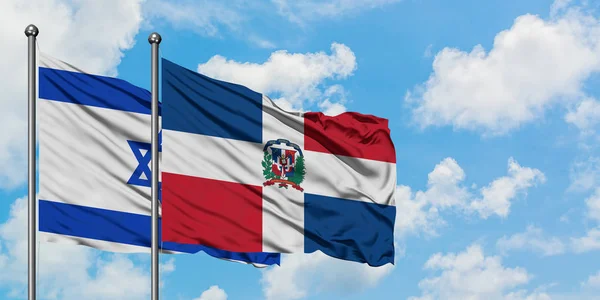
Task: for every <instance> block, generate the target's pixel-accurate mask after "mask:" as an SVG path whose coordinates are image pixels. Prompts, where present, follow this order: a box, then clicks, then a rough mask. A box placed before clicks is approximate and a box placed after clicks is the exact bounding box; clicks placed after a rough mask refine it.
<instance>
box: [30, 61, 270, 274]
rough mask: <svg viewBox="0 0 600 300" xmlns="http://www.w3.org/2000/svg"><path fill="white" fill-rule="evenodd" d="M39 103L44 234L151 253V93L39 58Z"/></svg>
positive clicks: (260, 260) (261, 259) (185, 248)
mask: <svg viewBox="0 0 600 300" xmlns="http://www.w3.org/2000/svg"><path fill="white" fill-rule="evenodd" d="M39 98H40V100H39V102H38V118H39V128H40V129H39V144H40V145H39V148H40V150H39V153H40V154H39V173H40V175H39V176H40V192H39V198H40V199H39V231H40V236H41V237H42V238H43V239H44V240H46V241H50V242H64V243H71V244H81V245H87V246H90V247H94V248H98V249H101V250H107V251H113V252H149V251H150V245H151V235H150V233H151V230H150V225H151V224H150V215H151V202H150V201H151V200H150V199H151V198H150V190H151V188H150V186H151V183H150V178H151V173H150V172H151V171H150V164H149V162H150V158H151V157H150V153H151V152H150V130H151V129H150V115H151V109H150V93H149V92H148V91H147V90H145V89H142V88H139V87H137V86H134V85H132V84H130V83H128V82H126V81H123V80H120V79H117V78H110V77H104V76H98V75H91V74H86V73H84V72H82V71H80V70H77V69H76V68H75V67H73V66H71V65H69V64H66V63H64V62H62V61H59V60H56V59H53V58H51V57H48V56H46V55H44V54H41V55H40V67H39ZM163 147H164V146H163ZM161 148H162V147H160V148H159V151H161V150H162V149H161ZM159 199H160V198H159ZM160 222H161V221H160V220H159V228H160ZM159 235H160V233H159ZM159 240H160V237H159ZM159 248H161V249H162V250H164V251H165V252H168V253H195V252H198V251H204V252H206V253H208V254H209V255H212V256H214V257H217V258H222V259H228V260H234V261H241V262H248V263H255V264H258V265H270V264H278V263H279V254H271V253H236V252H230V251H223V250H219V249H214V248H210V247H205V246H199V245H186V244H178V243H172V242H164V243H162V244H161V245H159Z"/></svg>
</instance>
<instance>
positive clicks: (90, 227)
mask: <svg viewBox="0 0 600 300" xmlns="http://www.w3.org/2000/svg"><path fill="white" fill-rule="evenodd" d="M158 222H159V223H158V228H159V231H158V235H159V240H160V239H161V230H160V229H161V220H160V219H159V220H158ZM39 230H40V231H44V232H50V233H55V234H62V235H69V236H75V237H81V238H88V239H95V240H101V241H107V242H115V243H121V244H128V245H134V246H142V247H150V246H151V237H150V235H151V234H150V233H151V228H150V216H145V215H139V214H132V213H125V212H120V211H113V210H106V209H100V208H93V207H87V206H80V205H73V204H66V203H59V202H53V201H47V200H41V199H40V200H39ZM161 247H162V249H165V250H171V251H178V252H184V253H196V252H199V251H204V252H205V253H207V254H208V255H210V256H213V257H216V258H223V259H232V260H238V261H244V262H248V263H257V264H263V265H273V264H279V262H280V254H278V253H238V252H228V251H222V250H218V249H214V248H210V247H205V246H199V245H186V244H177V243H172V242H164V243H163V244H162V246H161Z"/></svg>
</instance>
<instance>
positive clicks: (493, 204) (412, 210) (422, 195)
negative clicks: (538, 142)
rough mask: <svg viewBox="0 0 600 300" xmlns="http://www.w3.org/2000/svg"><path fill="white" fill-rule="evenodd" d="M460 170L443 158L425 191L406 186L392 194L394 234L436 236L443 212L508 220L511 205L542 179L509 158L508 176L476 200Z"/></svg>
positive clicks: (533, 171) (501, 178)
mask: <svg viewBox="0 0 600 300" xmlns="http://www.w3.org/2000/svg"><path fill="white" fill-rule="evenodd" d="M464 179H465V172H464V170H463V169H462V168H461V167H460V166H459V165H458V163H457V162H456V160H454V159H453V158H446V159H444V160H442V161H441V162H440V163H439V164H437V165H436V166H435V168H434V169H433V171H431V173H429V175H428V181H427V190H425V191H417V192H415V193H414V194H413V193H412V191H411V188H410V187H408V186H403V185H401V186H399V187H398V188H397V190H396V207H397V212H396V214H397V218H396V234H397V235H399V236H403V235H406V234H409V233H419V232H423V233H425V234H426V235H436V234H437V232H436V229H437V228H439V227H441V226H444V225H445V224H446V223H445V221H444V220H443V219H442V218H441V217H440V212H442V211H444V210H455V211H458V212H462V213H464V214H470V213H477V214H479V216H480V217H481V218H484V219H485V218H488V217H489V216H491V215H497V216H500V217H503V218H504V217H506V216H508V214H509V212H510V206H511V203H512V201H513V200H514V199H515V198H516V196H517V194H518V193H523V194H525V193H524V192H525V191H526V190H527V189H528V188H530V187H532V186H534V184H535V183H537V182H543V181H544V175H543V173H542V172H541V171H539V170H537V169H532V168H528V167H521V166H520V165H519V164H518V163H517V162H516V161H515V160H514V159H513V158H509V160H508V175H507V176H503V177H499V178H497V179H495V180H494V181H492V182H491V183H490V184H489V185H487V186H485V187H483V188H481V189H480V190H479V194H480V196H477V195H476V194H474V193H473V192H472V191H470V190H469V189H468V188H467V186H468V185H466V184H464V183H463V181H464Z"/></svg>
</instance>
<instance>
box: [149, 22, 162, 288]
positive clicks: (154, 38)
mask: <svg viewBox="0 0 600 300" xmlns="http://www.w3.org/2000/svg"><path fill="white" fill-rule="evenodd" d="M161 40H162V38H161V37H160V34H158V33H156V32H154V33H152V34H150V36H149V37H148V42H149V43H150V45H152V140H151V143H152V147H151V151H152V152H151V155H152V160H151V161H152V167H151V170H152V251H151V256H152V300H158V45H159V44H160V41H161Z"/></svg>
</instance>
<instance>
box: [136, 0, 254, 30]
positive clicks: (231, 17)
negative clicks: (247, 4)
mask: <svg viewBox="0 0 600 300" xmlns="http://www.w3.org/2000/svg"><path fill="white" fill-rule="evenodd" d="M239 5H240V3H239V1H231V0H230V1H228V2H227V4H224V2H220V1H212V0H194V1H191V0H181V1H165V0H149V1H148V2H147V3H146V4H145V5H144V12H145V15H146V16H148V17H149V18H151V19H152V20H156V19H159V20H166V21H168V22H169V23H170V24H172V25H173V27H175V28H178V29H184V30H192V31H195V32H198V33H200V34H202V35H206V36H217V35H219V32H220V30H219V28H220V27H221V26H225V27H226V28H228V29H229V30H236V29H239V28H240V27H241V26H242V23H243V22H244V21H246V20H245V18H244V17H243V13H241V12H240V10H239V7H238V6H239Z"/></svg>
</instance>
